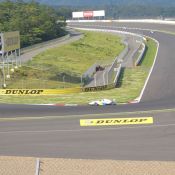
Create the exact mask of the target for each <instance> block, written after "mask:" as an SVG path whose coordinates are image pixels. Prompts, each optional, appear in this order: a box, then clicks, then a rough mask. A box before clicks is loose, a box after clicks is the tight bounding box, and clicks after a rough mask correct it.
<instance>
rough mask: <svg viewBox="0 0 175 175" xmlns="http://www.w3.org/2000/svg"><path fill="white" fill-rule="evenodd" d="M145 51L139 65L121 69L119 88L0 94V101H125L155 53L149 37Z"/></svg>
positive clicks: (136, 91)
mask: <svg viewBox="0 0 175 175" xmlns="http://www.w3.org/2000/svg"><path fill="white" fill-rule="evenodd" d="M146 46H147V51H146V53H145V55H144V59H143V61H142V63H141V65H140V66H138V67H135V68H128V69H124V70H123V71H122V74H121V77H120V83H119V86H120V87H119V88H116V89H112V90H107V91H100V92H86V93H79V94H68V95H57V96H56V95H55V96H54V95H52V96H42V97H41V96H35V97H32V96H18V97H15V96H14V97H12V96H1V101H0V102H6V103H25V104H26V103H78V104H87V103H88V102H89V101H91V100H97V99H102V98H108V99H115V100H116V101H117V102H118V103H125V102H128V101H130V100H133V99H135V98H136V97H138V96H139V94H140V92H141V90H142V88H143V85H144V82H145V80H146V78H147V76H148V73H149V70H150V67H151V65H152V64H153V61H154V58H155V54H156V48H157V46H156V43H155V42H154V41H153V40H151V39H149V40H148V42H147V43H146Z"/></svg>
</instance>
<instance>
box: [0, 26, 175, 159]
mask: <svg viewBox="0 0 175 175" xmlns="http://www.w3.org/2000/svg"><path fill="white" fill-rule="evenodd" d="M83 25H85V27H90V28H93V27H94V28H108V29H113V30H114V29H115V28H116V29H117V28H118V27H121V26H125V27H129V28H142V29H154V30H162V31H170V32H175V26H173V25H171V26H169V25H158V24H138V23H137V24H126V23H124V24H122V23H120V24H117V23H108V24H106V23H104V24H103V23H99V24H95V25H96V26H94V23H92V24H91V23H88V24H81V26H82V27H84V26H83ZM73 26H77V24H73ZM78 27H80V25H79V24H78ZM126 30H127V31H130V32H133V33H139V34H143V35H146V36H150V37H153V38H155V39H156V40H157V41H158V42H159V44H160V47H159V52H158V55H157V59H156V63H155V66H154V69H153V71H152V74H151V76H150V79H149V81H148V84H147V86H146V89H145V91H144V93H143V96H142V98H141V103H140V104H131V105H119V106H108V107H89V106H78V107H56V106H55V107H54V106H27V105H5V104H2V105H1V106H0V111H1V113H0V140H1V142H0V155H14V156H34V157H36V156H38V157H60V158H88V159H116V160H161V161H162V160H167V161H170V160H173V161H174V160H175V140H174V135H175V117H174V116H175V109H174V108H175V107H174V104H175V90H174V89H175V77H174V65H175V59H174V54H173V52H174V50H175V45H174V41H175V36H173V35H171V34H166V33H162V32H154V33H153V34H152V33H151V32H150V31H146V30H139V29H126ZM139 111H140V112H139ZM117 117H119V118H122V117H153V119H154V124H152V125H134V126H113V127H109V126H108V127H99V126H98V127H80V123H79V120H80V119H84V118H87V119H91V118H117Z"/></svg>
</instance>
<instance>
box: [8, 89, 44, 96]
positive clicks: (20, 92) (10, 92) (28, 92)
mask: <svg viewBox="0 0 175 175" xmlns="http://www.w3.org/2000/svg"><path fill="white" fill-rule="evenodd" d="M42 92H44V90H22V89H19V90H18V89H15V90H9V89H8V90H5V94H7V95H35V94H37V95H39V94H42Z"/></svg>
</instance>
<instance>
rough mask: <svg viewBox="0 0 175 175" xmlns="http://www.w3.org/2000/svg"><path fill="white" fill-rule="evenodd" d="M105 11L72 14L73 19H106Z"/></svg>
mask: <svg viewBox="0 0 175 175" xmlns="http://www.w3.org/2000/svg"><path fill="white" fill-rule="evenodd" d="M104 16H105V11H104V10H98V11H82V12H72V18H92V17H104Z"/></svg>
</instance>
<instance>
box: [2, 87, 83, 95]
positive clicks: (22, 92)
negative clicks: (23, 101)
mask: <svg viewBox="0 0 175 175" xmlns="http://www.w3.org/2000/svg"><path fill="white" fill-rule="evenodd" d="M81 91H82V89H81V88H79V87H78V88H65V89H0V95H21V96H22V95H60V94H70V93H78V92H81Z"/></svg>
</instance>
